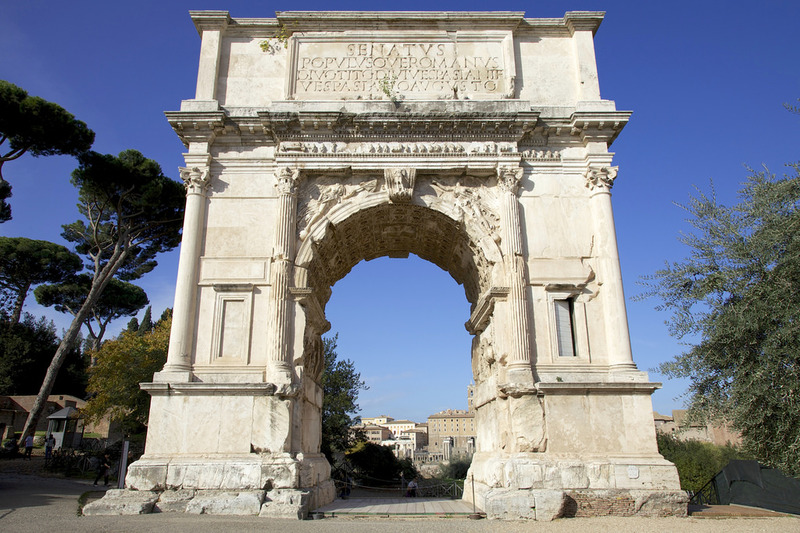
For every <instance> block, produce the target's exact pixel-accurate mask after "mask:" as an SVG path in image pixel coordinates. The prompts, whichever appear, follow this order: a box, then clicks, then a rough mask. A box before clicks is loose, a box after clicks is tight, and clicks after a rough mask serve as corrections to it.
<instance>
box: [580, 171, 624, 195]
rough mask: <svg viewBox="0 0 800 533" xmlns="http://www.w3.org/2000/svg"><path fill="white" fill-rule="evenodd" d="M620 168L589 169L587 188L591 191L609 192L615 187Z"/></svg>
mask: <svg viewBox="0 0 800 533" xmlns="http://www.w3.org/2000/svg"><path fill="white" fill-rule="evenodd" d="M618 170H619V167H601V168H589V169H588V170H587V171H586V175H585V176H584V177H585V178H586V186H587V187H588V188H589V190H592V191H595V190H597V191H598V192H609V191H611V187H613V186H614V180H615V179H616V178H617V171H618Z"/></svg>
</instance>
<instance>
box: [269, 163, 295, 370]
mask: <svg viewBox="0 0 800 533" xmlns="http://www.w3.org/2000/svg"><path fill="white" fill-rule="evenodd" d="M299 175H300V171H299V170H297V169H290V168H288V167H283V168H280V169H278V171H277V172H276V173H275V179H276V183H275V189H276V191H277V192H278V217H277V220H276V223H275V240H274V244H273V256H272V268H271V270H270V272H271V275H270V284H271V288H270V309H271V311H270V315H269V322H268V331H269V335H270V340H269V347H268V352H267V358H268V363H267V364H268V368H267V375H268V379H269V381H272V382H273V383H277V384H287V383H291V381H292V368H291V363H292V362H291V360H290V354H289V338H290V336H291V323H290V319H291V316H290V309H291V307H290V306H291V304H292V298H291V294H290V293H289V285H290V281H291V275H292V260H293V256H294V246H295V230H296V227H297V221H296V216H297V195H296V187H297V181H298V177H299Z"/></svg>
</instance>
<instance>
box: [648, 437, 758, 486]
mask: <svg viewBox="0 0 800 533" xmlns="http://www.w3.org/2000/svg"><path fill="white" fill-rule="evenodd" d="M656 440H657V441H658V453H660V454H661V455H663V456H664V459H666V460H667V461H670V462H672V463H675V466H676V467H677V469H678V477H680V480H681V488H682V489H683V490H690V491H693V492H697V491H698V490H700V489H701V488H703V485H705V484H706V483H708V482H709V480H710V479H711V478H712V477H714V476H715V475H717V473H718V472H719V471H720V470H722V469H723V468H725V466H726V465H727V464H728V463H729V462H730V461H731V460H733V459H749V457H746V456H745V455H744V454H743V453H742V452H740V451H739V450H738V449H737V448H735V447H733V446H731V445H727V446H717V445H715V444H711V443H710V442H700V441H698V440H686V441H684V440H680V439H677V438H675V437H674V436H672V435H670V434H666V433H658V434H657V435H656Z"/></svg>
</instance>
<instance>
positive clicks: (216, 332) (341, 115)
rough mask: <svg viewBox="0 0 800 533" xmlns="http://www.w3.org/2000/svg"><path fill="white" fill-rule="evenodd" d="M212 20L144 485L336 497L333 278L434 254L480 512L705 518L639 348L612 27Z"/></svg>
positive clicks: (241, 507) (194, 498)
mask: <svg viewBox="0 0 800 533" xmlns="http://www.w3.org/2000/svg"><path fill="white" fill-rule="evenodd" d="M191 15H192V19H193V21H194V23H195V25H196V27H197V29H198V32H199V34H200V35H201V37H202V40H201V47H200V64H199V71H198V80H197V91H196V95H195V98H194V99H191V100H185V101H183V102H182V104H181V110H180V111H175V112H168V113H167V118H168V120H169V122H170V124H171V125H172V127H173V128H174V129H175V131H176V133H177V134H178V136H179V137H180V138H181V140H182V141H183V142H184V144H185V145H186V147H187V153H186V154H185V161H186V167H185V168H182V169H181V176H182V178H183V180H184V182H185V183H186V187H187V204H186V218H185V225H184V233H183V244H182V246H181V256H180V266H179V273H178V282H177V285H176V295H175V307H174V315H173V316H174V318H173V327H172V334H171V339H170V351H169V357H168V361H167V364H166V366H165V367H164V369H163V371H161V372H159V373H157V374H156V376H154V379H153V382H152V383H146V384H142V387H143V388H145V389H146V390H147V391H148V392H149V393H150V394H151V395H152V404H151V411H150V421H149V428H148V437H147V448H146V451H145V455H144V456H143V457H142V458H141V459H140V460H139V461H137V462H136V463H134V464H133V465H131V467H130V471H129V473H128V476H127V480H126V483H127V488H128V491H127V492H126V494H134V493H135V494H138V495H139V496H141V495H142V494H145V493H147V494H154V495H155V496H153V497H154V498H158V497H159V494H161V496H160V497H161V498H162V501H167V500H168V501H170V502H173V503H174V502H175V501H178V500H179V501H180V502H183V503H180V504H179V505H178V507H180V508H185V509H187V510H195V511H197V509H204V510H205V511H206V512H242V513H261V514H262V515H268V516H292V517H298V516H303V514H304V513H305V512H306V511H307V510H308V509H311V508H314V507H317V506H319V505H323V504H326V503H328V502H330V501H331V500H332V499H333V498H334V489H333V483H332V481H331V480H330V467H329V465H328V463H327V461H326V460H325V458H324V456H323V455H321V454H320V453H319V450H320V408H321V402H322V390H321V387H320V385H319V382H320V373H321V371H322V368H323V366H324V365H323V361H322V342H321V335H323V334H324V333H325V332H326V331H327V330H328V329H329V328H330V324H329V323H328V321H327V320H326V318H325V305H326V303H327V301H328V299H329V297H330V291H331V289H330V287H331V286H332V285H333V283H335V282H336V281H337V280H339V279H341V278H342V277H343V276H345V275H346V274H347V272H349V271H350V269H351V268H352V267H353V266H354V265H355V264H357V263H358V262H359V261H360V260H362V259H370V258H373V257H379V256H385V255H388V256H392V257H404V256H407V255H408V254H409V253H415V254H417V255H419V256H420V257H422V258H423V259H426V260H429V261H431V262H433V263H435V264H437V265H438V266H440V267H441V268H443V269H445V270H447V271H448V272H449V273H450V274H451V275H452V276H453V278H454V279H455V280H456V281H457V282H458V283H460V284H462V285H463V287H464V290H465V293H466V296H467V300H468V301H469V302H470V304H471V313H470V316H469V317H465V319H466V327H467V329H468V330H469V332H470V333H471V334H472V335H473V343H472V354H471V360H472V370H473V375H474V378H475V400H474V405H475V408H476V423H477V431H478V436H477V440H476V450H477V451H476V454H475V457H474V460H473V463H472V467H471V470H470V475H471V476H472V477H473V478H474V481H475V486H476V499H477V502H476V503H477V505H478V506H479V507H481V508H483V509H484V510H485V511H486V512H487V514H488V515H489V516H490V517H496V518H537V519H547V518H552V517H553V516H559V515H563V514H564V513H567V514H569V513H570V512H573V513H574V512H577V513H589V512H603V513H604V514H607V513H616V514H685V501H684V497H683V495H682V493H681V492H680V491H679V484H678V478H677V473H676V471H675V468H674V466H673V465H672V464H670V463H668V462H667V461H665V460H664V459H663V458H662V457H661V456H660V455H659V454H658V451H657V448H656V439H655V430H654V426H653V418H652V405H651V400H650V395H651V394H652V392H653V390H655V389H656V388H657V387H658V384H656V383H651V382H650V381H649V380H648V377H647V374H646V373H644V372H641V371H639V370H638V369H637V368H636V366H635V364H634V362H633V358H632V355H631V350H630V342H629V338H628V329H627V318H626V314H625V301H624V296H623V291H622V279H621V274H620V268H619V259H618V254H617V244H616V237H615V229H614V222H613V214H612V207H611V194H610V191H611V187H612V185H613V183H614V181H615V178H616V174H617V168H616V167H614V166H612V155H613V154H611V153H610V152H609V151H608V147H609V145H610V144H611V143H612V142H613V141H614V139H615V138H616V136H617V135H618V134H619V132H620V131H621V130H622V128H623V127H624V125H625V124H626V123H627V121H628V118H629V116H630V113H629V112H626V111H617V110H616V107H615V104H614V102H612V101H609V100H603V99H601V98H600V92H599V87H598V81H597V73H596V66H595V60H594V47H593V35H594V32H595V31H596V30H597V28H598V26H599V24H600V22H601V20H602V14H600V13H589V12H571V13H567V14H566V15H565V16H564V17H563V18H561V19H528V18H525V17H524V13H516V12H502V13H498V12H493V13H446V14H445V13H386V12H380V13H379V12H374V13H346V12H345V13H309V12H283V13H278V14H277V18H274V19H234V18H231V17H230V16H229V15H228V13H227V12H222V11H200V12H192V13H191ZM276 36H277V37H276ZM465 355H466V354H465ZM465 360H466V358H465ZM465 364H466V362H465ZM165 494H167V495H171V496H170V497H169V498H166V499H165V496H164V495H165ZM180 495H182V496H180ZM179 496H180V497H179ZM467 497H470V498H471V494H468V495H467ZM170 498H171V499H170ZM181 498H182V499H181ZM209 502H212V503H209ZM157 505H162V504H157ZM204 506H205V507H204ZM215 510H216V511H215Z"/></svg>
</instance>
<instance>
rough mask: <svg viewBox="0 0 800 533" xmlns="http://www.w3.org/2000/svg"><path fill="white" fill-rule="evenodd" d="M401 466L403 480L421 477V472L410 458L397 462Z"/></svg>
mask: <svg viewBox="0 0 800 533" xmlns="http://www.w3.org/2000/svg"><path fill="white" fill-rule="evenodd" d="M397 463H398V464H399V465H400V474H401V475H402V476H403V479H414V478H417V477H419V471H418V470H417V467H416V466H414V461H413V460H412V459H411V458H410V457H403V458H402V459H400V460H399V461H398V462H397Z"/></svg>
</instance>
